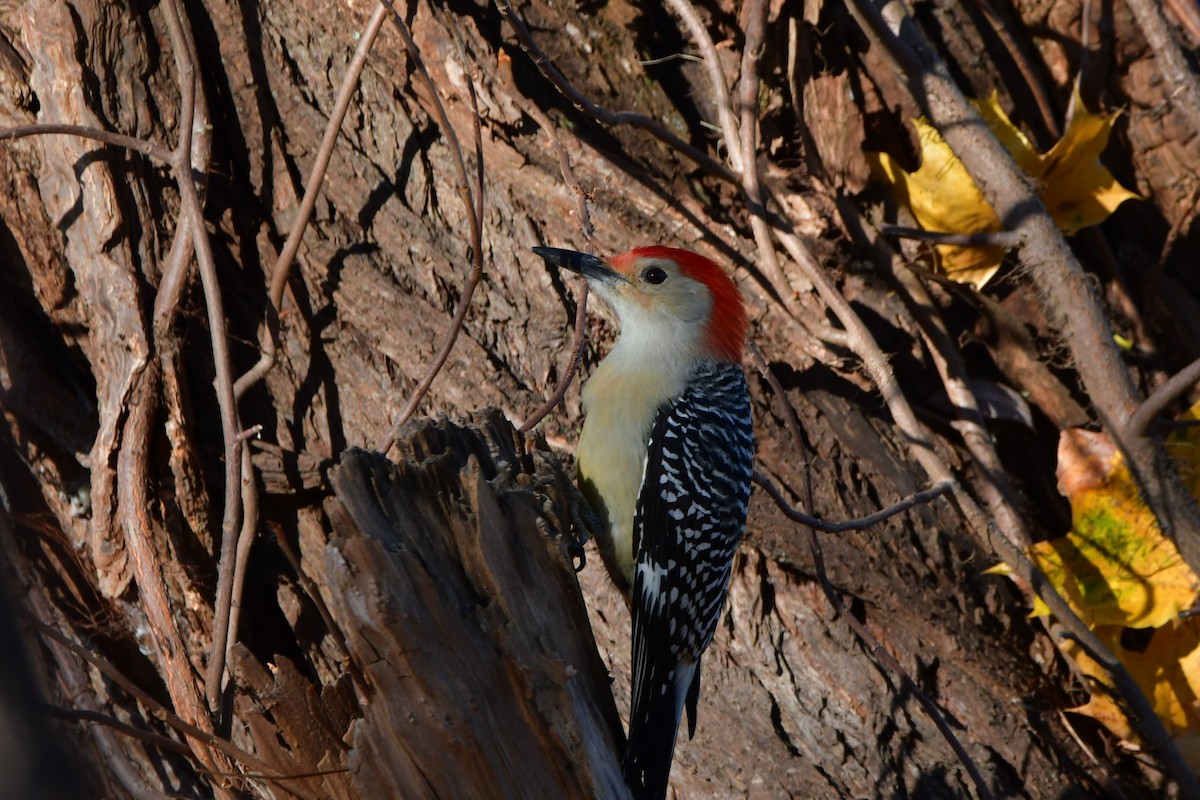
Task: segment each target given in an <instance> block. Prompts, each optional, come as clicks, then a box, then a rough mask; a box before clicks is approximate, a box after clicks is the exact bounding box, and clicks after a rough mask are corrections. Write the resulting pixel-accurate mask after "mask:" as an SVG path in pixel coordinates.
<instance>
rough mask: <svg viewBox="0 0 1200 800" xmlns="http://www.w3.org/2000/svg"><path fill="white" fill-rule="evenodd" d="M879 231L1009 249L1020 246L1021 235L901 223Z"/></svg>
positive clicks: (960, 243) (932, 240)
mask: <svg viewBox="0 0 1200 800" xmlns="http://www.w3.org/2000/svg"><path fill="white" fill-rule="evenodd" d="M879 232H880V233H882V234H884V235H885V236H899V237H900V238H901V239H916V240H917V241H921V242H932V243H933V244H950V245H957V246H959V247H1003V248H1004V249H1006V250H1011V249H1013V248H1015V247H1020V246H1021V244H1022V241H1023V240H1022V237H1021V235H1020V234H1019V233H1017V232H1015V231H984V232H980V233H938V232H937V231H926V230H922V229H920V228H908V227H905V226H903V225H883V226H881V227H880V228H879Z"/></svg>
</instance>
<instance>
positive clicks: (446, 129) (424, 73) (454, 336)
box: [379, 0, 483, 452]
mask: <svg viewBox="0 0 1200 800" xmlns="http://www.w3.org/2000/svg"><path fill="white" fill-rule="evenodd" d="M381 2H383V3H384V5H386V6H388V8H389V9H391V11H392V22H394V23H395V25H396V28H397V30H399V31H400V38H401V39H403V40H404V46H405V47H406V48H407V50H408V57H409V58H410V59H411V60H412V62H413V65H414V66H415V67H416V69H417V74H418V75H420V76H421V80H422V81H423V82H424V83H425V85H426V87H427V88H428V89H429V96H430V97H431V98H432V99H433V113H434V115H435V116H436V117H437V120H438V126H439V127H441V129H442V135H443V136H445V137H446V142H447V143H448V144H449V145H450V154H451V156H452V161H453V163H454V170H455V174H456V176H457V177H458V191H459V194H460V195H461V197H462V201H463V205H464V206H465V208H466V211H467V224H468V225H469V227H470V229H471V230H470V234H471V239H470V243H471V271H470V272H469V273H468V274H467V278H466V281H465V282H464V283H463V290H462V294H461V295H460V296H459V298H458V305H457V306H456V307H455V309H454V316H453V317H452V318H451V319H450V327H449V328H448V329H447V331H446V333H445V335H444V337H443V338H442V343H441V346H440V347H439V348H438V351H437V353H436V354H435V355H434V357H433V361H431V362H430V364H429V367H428V368H427V369H426V371H425V374H424V375H423V376H422V377H421V380H420V381H418V382H417V387H416V389H414V390H413V393H412V397H410V398H409V400H408V403H407V404H406V405H405V406H404V408H403V409H402V410H401V411H400V416H399V417H397V418H396V421H395V422H394V423H393V424H392V428H391V430H390V431H389V432H388V435H387V438H386V439H384V440H383V441H382V442H380V443H379V449H380V450H382V451H384V452H387V450H388V449H390V447H391V445H392V443H393V442H394V441H395V440H396V434H397V433H399V431H400V428H401V427H402V426H403V425H404V423H406V422H408V420H409V419H410V418H412V415H413V414H414V413H415V412H416V410H417V407H418V406H419V405H421V401H422V400H423V399H424V398H425V395H426V393H428V392H429V387H430V386H432V385H433V381H434V378H436V377H437V375H438V373H439V372H441V371H442V367H443V366H445V364H446V359H448V358H449V357H450V351H451V350H453V349H454V344H455V342H457V341H458V335H459V333H461V332H462V328H463V322H464V321H465V320H466V318H467V310H468V309H469V308H470V307H471V298H472V297H473V296H474V295H475V289H476V287H478V286H479V282H480V281H481V280H483V218H482V217H481V216H480V215H478V214H477V213H476V205H475V201H473V199H472V196H471V185H470V179H469V178H468V177H467V165H466V161H465V160H464V158H463V153H462V147H461V145H460V144H459V141H458V135H457V134H456V133H455V132H454V126H453V125H451V124H450V117H449V116H447V114H446V108H445V106H443V105H442V101H441V97H440V94H439V92H438V89H437V84H435V83H434V82H433V78H432V77H431V76H430V75H429V70H427V69H426V68H425V62H424V60H423V59H422V58H421V51H420V48H418V47H417V43H416V42H415V41H413V38H412V34H411V33H409V30H408V26H407V25H405V24H404V19H403V18H402V17H401V16H400V13H399V12H398V11H396V9H395V8H394V7H393V6H392V4H391V2H390V0H381ZM463 72H464V74H465V76H466V80H467V82H468V83H471V82H472V81H473V80H474V79H473V78H472V77H471V75H470V65H469V64H463ZM470 96H471V103H472V107H471V111H472V114H473V116H474V117H475V134H476V136H475V159H476V163H477V164H482V163H483V144H482V142H481V140H480V138H479V107H478V105H476V98H475V91H474V89H472V90H471V92H470ZM480 169H481V170H482V166H481V167H480ZM480 180H481V181H482V173H480ZM482 196H483V192H482V182H481V183H480V192H479V201H478V202H479V203H480V205H479V208H482V207H483V206H482V203H483V199H482Z"/></svg>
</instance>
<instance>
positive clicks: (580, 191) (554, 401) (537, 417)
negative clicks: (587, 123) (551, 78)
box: [499, 51, 596, 433]
mask: <svg viewBox="0 0 1200 800" xmlns="http://www.w3.org/2000/svg"><path fill="white" fill-rule="evenodd" d="M499 61H500V75H501V79H502V80H503V81H504V85H505V87H506V88H507V89H508V90H509V93H510V94H511V95H512V96H513V97H514V98H516V100H517V102H518V104H519V105H520V107H521V110H522V111H524V112H525V113H526V114H528V115H529V116H531V117H533V119H534V120H535V121H536V122H537V124H538V125H539V126H541V129H542V131H543V132H544V133H545V134H546V138H547V139H549V140H550V146H551V147H552V148H553V149H554V152H555V153H556V154H557V156H558V168H559V171H561V172H562V177H563V182H564V183H566V184H567V186H568V187H569V188H570V189H571V191H572V192H574V193H575V218H576V220H577V221H578V222H579V231H580V233H582V234H583V238H584V239H585V240H586V241H587V243H588V248H589V251H590V252H593V253H594V252H595V248H596V233H595V231H594V230H593V229H592V215H591V212H590V211H589V210H588V198H589V194H588V192H587V191H585V190H584V188H583V187H582V186H580V185H579V181H578V180H577V179H576V178H575V170H574V169H573V168H572V167H571V159H570V157H569V156H568V155H567V149H566V148H565V147H564V146H563V143H562V140H561V139H560V138H559V136H558V129H557V126H555V124H554V123H553V122H552V121H551V120H550V118H549V117H548V116H546V113H545V112H544V111H542V109H540V108H539V107H538V106H537V105H536V104H535V103H532V102H530V101H529V100H528V99H527V98H525V97H524V95H522V94H521V92H520V90H519V89H518V88H517V82H516V80H515V79H514V78H513V74H512V59H511V58H509V57H508V54H507V53H504V52H503V51H501V53H500V56H499ZM577 286H578V288H577V289H576V292H575V293H576V298H577V299H576V301H575V302H576V306H575V333H574V340H573V341H572V343H571V358H570V359H569V360H568V361H567V369H566V371H565V372H564V373H563V376H562V378H561V379H560V380H559V382H558V385H557V386H556V387H555V388H554V391H553V392H551V393H550V396H549V397H547V398H546V401H545V402H544V403H542V405H541V406H539V407H538V409H537V410H536V411H534V412H533V414H531V415H530V416H529V418H528V419H526V420H525V421H524V422H523V423H521V427H520V428H519V430H520V432H521V433H529V432H530V431H531V430H533V428H534V427H535V426H536V425H537V424H538V423H539V422H541V421H542V420H543V419H545V418H546V415H547V414H549V413H550V412H551V411H552V410H553V409H554V407H555V406H557V405H558V404H559V403H561V402H562V399H563V397H565V396H566V394H567V389H568V388H569V387H570V386H571V381H572V380H574V378H575V373H577V372H578V371H579V364H580V362H581V361H582V360H583V348H584V345H585V344H586V343H587V302H588V291H589V287H588V282H587V281H586V280H584V279H582V278H580V279H579V281H577Z"/></svg>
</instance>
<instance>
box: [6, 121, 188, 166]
mask: <svg viewBox="0 0 1200 800" xmlns="http://www.w3.org/2000/svg"><path fill="white" fill-rule="evenodd" d="M47 134H61V135H64V136H78V137H80V138H82V139H91V140H93V141H96V142H100V143H101V144H107V145H112V146H113V147H122V148H125V149H126V150H132V151H134V152H135V153H141V154H142V155H145V156H149V157H150V158H153V159H154V160H155V161H158V162H160V163H162V164H165V165H170V164H171V163H173V161H174V157H173V155H172V154H171V152H170V151H169V150H167V149H166V148H165V147H163V146H162V145H158V144H155V143H154V142H148V141H146V140H145V139H139V138H137V137H136V136H126V135H125V134H123V133H114V132H113V131H106V130H104V129H103V128H93V127H90V126H88V125H63V124H59V123H56V122H51V123H48V122H37V123H34V124H32V125H17V126H15V127H12V128H5V129H4V130H2V131H0V142H8V141H12V140H14V139H23V138H25V137H27V136H44V135H47Z"/></svg>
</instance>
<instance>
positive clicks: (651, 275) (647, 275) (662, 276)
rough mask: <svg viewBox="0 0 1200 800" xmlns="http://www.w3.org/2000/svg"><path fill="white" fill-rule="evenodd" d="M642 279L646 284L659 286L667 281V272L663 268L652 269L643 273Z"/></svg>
mask: <svg viewBox="0 0 1200 800" xmlns="http://www.w3.org/2000/svg"><path fill="white" fill-rule="evenodd" d="M642 278H643V279H644V280H645V281H646V283H653V284H659V283H662V282H663V281H665V280H666V279H667V271H666V270H664V269H663V268H662V267H651V268H650V269H648V270H646V271H645V272H643V273H642Z"/></svg>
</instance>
